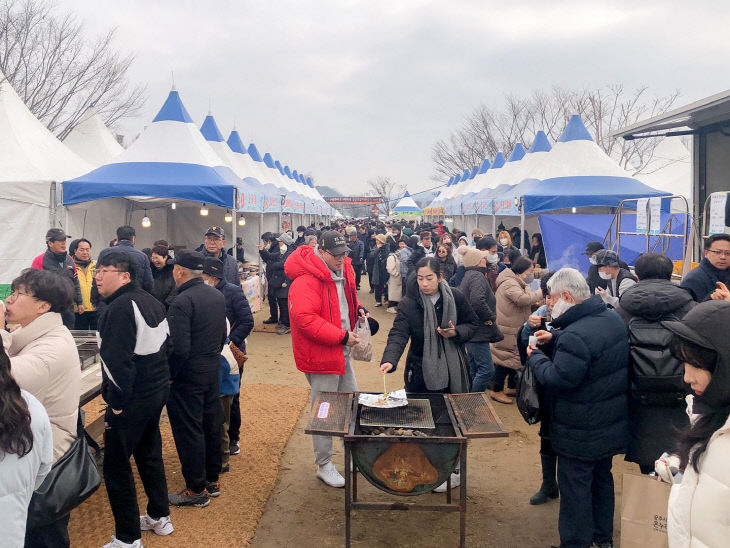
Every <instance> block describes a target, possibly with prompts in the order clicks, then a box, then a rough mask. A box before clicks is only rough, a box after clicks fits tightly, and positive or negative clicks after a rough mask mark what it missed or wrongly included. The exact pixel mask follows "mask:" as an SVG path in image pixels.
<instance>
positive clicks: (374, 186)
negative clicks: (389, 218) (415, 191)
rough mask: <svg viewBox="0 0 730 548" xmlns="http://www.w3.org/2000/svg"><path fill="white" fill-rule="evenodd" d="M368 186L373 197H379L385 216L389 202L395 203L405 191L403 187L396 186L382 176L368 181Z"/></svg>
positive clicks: (387, 212) (389, 179)
mask: <svg viewBox="0 0 730 548" xmlns="http://www.w3.org/2000/svg"><path fill="white" fill-rule="evenodd" d="M368 186H369V187H370V189H371V190H372V191H373V195H374V196H377V197H379V198H380V200H381V201H382V202H383V205H384V206H385V211H386V215H387V214H389V213H390V209H391V207H390V204H391V202H393V201H395V200H396V198H397V197H399V196H400V195H401V194H402V193H403V192H404V191H405V189H406V186H405V185H399V184H396V183H395V181H393V180H392V179H391V178H390V177H387V176H384V175H378V176H377V177H375V178H373V179H368Z"/></svg>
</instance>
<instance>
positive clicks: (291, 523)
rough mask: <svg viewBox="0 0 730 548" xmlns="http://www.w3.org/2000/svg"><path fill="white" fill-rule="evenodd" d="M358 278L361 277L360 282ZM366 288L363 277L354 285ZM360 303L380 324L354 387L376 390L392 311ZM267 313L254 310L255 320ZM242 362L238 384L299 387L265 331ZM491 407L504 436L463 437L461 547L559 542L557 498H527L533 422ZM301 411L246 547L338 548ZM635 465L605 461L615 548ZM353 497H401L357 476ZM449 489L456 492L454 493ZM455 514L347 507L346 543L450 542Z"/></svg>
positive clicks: (395, 380) (534, 472)
mask: <svg viewBox="0 0 730 548" xmlns="http://www.w3.org/2000/svg"><path fill="white" fill-rule="evenodd" d="M363 282H364V280H363ZM365 287H367V285H366V283H363V288H365ZM360 299H361V300H362V302H363V303H364V304H365V306H367V307H369V308H370V311H371V314H372V315H373V316H374V317H375V318H376V319H377V320H378V321H379V322H380V326H381V332H380V333H379V334H378V335H376V337H375V340H374V350H375V352H374V359H375V360H376V361H374V362H373V363H372V364H368V363H363V362H355V372H356V375H357V380H358V385H359V388H360V390H366V391H367V390H372V391H379V390H382V380H381V377H380V374H379V371H378V367H377V363H378V362H379V359H380V356H382V351H383V348H384V346H385V340H386V338H387V333H388V330H389V328H390V326H391V325H392V320H393V315H391V314H388V313H387V312H386V311H385V308H374V307H372V304H373V302H374V300H373V298H372V295H369V294H368V293H367V290H365V289H364V290H363V291H361V292H360ZM267 316H268V314H267V311H262V312H259V313H257V314H256V323H257V325H258V324H260V322H261V321H262V320H264V319H265V318H266V317H267ZM249 349H250V355H251V360H249V362H248V363H247V364H246V367H247V371H246V377H245V379H244V382H245V383H266V384H288V385H294V386H307V382H306V380H305V378H304V375H303V374H302V373H300V372H298V371H297V370H296V368H295V367H294V363H293V358H292V354H291V339H290V338H289V337H286V336H279V335H275V334H269V333H255V334H253V335H252V336H251V337H250V338H249ZM402 363H403V360H401V364H400V366H399V370H398V371H397V372H396V373H394V374H393V375H390V376H389V377H388V389H389V390H393V389H397V388H402V387H403V377H402ZM497 405H498V406H499V407H497V409H496V410H497V413H498V414H499V416H500V418H501V419H502V421H503V422H504V424H505V426H506V427H507V429H508V430H509V431H510V436H509V437H508V438H502V439H496V440H474V441H473V442H470V443H469V456H468V474H469V489H468V500H467V546H478V547H515V548H517V547H519V548H532V547H536V548H539V547H545V546H550V545H551V544H558V543H559V540H558V534H557V516H558V502H557V501H551V502H550V503H548V504H545V505H542V506H537V507H535V506H530V504H529V498H530V496H531V495H532V494H533V493H534V492H535V491H536V490H537V488H538V487H539V485H540V479H541V476H540V463H539V455H538V452H539V439H538V434H537V431H538V428H537V426H528V425H527V424H526V423H525V422H524V421H523V420H522V418H521V417H520V415H519V413H518V412H517V408H516V406H514V405H510V406H507V405H499V404H496V403H495V406H497ZM306 422H307V415H306V413H305V414H303V415H302V417H300V420H299V423H298V425H297V427H296V428H295V430H294V434H293V435H292V437H291V439H290V440H289V443H288V444H287V446H286V450H285V452H284V455H283V457H282V460H281V463H280V464H281V467H280V473H279V478H278V482H277V484H276V487H275V488H274V491H273V493H272V495H271V497H270V499H269V500H268V503H267V505H266V507H265V510H264V514H263V517H262V518H261V521H260V522H259V526H258V529H257V531H256V535H255V537H254V541H253V546H257V547H261V548H268V547H272V548H273V547H283V546H297V547H298V548H307V547H323V546H343V545H344V539H345V516H344V491H343V490H342V489H333V488H330V487H327V486H325V485H324V484H323V483H322V482H321V481H319V480H318V479H317V478H316V476H315V466H314V463H313V459H314V457H313V453H312V444H311V439H310V437H309V436H307V435H305V434H304V427H305V425H306ZM342 453H343V451H342V444H341V443H339V444H338V443H335V457H334V462H335V464H336V465H337V467H338V469H339V470H341V471H342ZM625 470H626V471H628V470H634V467H633V465H628V464H626V463H624V461H623V458H622V457H617V458H616V459H615V461H614V475H615V477H616V478H617V489H616V493H617V497H616V504H617V511H616V520H615V531H616V535H615V536H616V539H617V540H616V545H617V546H618V526H619V519H618V517H619V510H618V509H619V508H620V493H619V491H620V476H621V472H622V471H625ZM358 485H359V487H360V498H361V500H363V501H364V500H368V499H372V500H390V501H400V499H401V497H394V496H390V495H387V494H385V493H383V492H382V491H379V490H377V489H375V488H374V487H372V486H371V485H370V484H368V483H367V482H366V481H365V480H362V481H361V482H359V484H358ZM454 492H456V491H454ZM409 501H411V502H418V503H440V502H444V501H445V495H443V494H441V495H437V494H429V495H423V496H420V497H416V498H414V499H411V500H409ZM458 531H459V518H458V514H443V513H435V512H413V513H409V512H380V511H378V512H375V511H355V512H353V521H352V536H353V546H354V547H357V546H368V547H372V546H391V547H407V546H408V547H410V546H425V547H431V546H433V547H450V546H458Z"/></svg>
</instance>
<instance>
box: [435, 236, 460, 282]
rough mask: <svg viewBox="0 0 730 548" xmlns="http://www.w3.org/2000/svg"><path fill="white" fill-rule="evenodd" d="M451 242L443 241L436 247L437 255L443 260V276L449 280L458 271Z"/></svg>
mask: <svg viewBox="0 0 730 548" xmlns="http://www.w3.org/2000/svg"><path fill="white" fill-rule="evenodd" d="M451 249H452V248H451V244H450V243H448V244H446V243H441V244H439V245H438V247H437V248H436V257H438V259H439V261H441V277H442V278H443V279H444V280H446V282H448V281H449V280H450V279H451V277H452V276H453V275H454V273H455V272H456V261H455V260H454V255H453V253H452V251H451Z"/></svg>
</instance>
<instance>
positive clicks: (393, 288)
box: [385, 241, 406, 314]
mask: <svg viewBox="0 0 730 548" xmlns="http://www.w3.org/2000/svg"><path fill="white" fill-rule="evenodd" d="M405 246H406V243H405V241H399V242H398V249H396V250H395V251H391V252H390V254H389V255H388V260H387V261H386V263H385V269H386V270H387V271H388V274H389V277H388V312H390V313H391V314H395V313H396V310H397V308H398V303H399V302H400V301H401V299H402V298H403V278H402V277H401V271H400V250H401V249H403V248H404V247H405Z"/></svg>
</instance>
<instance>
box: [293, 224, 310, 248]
mask: <svg viewBox="0 0 730 548" xmlns="http://www.w3.org/2000/svg"><path fill="white" fill-rule="evenodd" d="M306 231H307V229H306V227H304V226H298V227H297V238H296V240H294V247H295V248H297V247H299V246H300V245H304V233H305V232H306Z"/></svg>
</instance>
